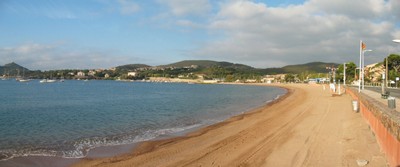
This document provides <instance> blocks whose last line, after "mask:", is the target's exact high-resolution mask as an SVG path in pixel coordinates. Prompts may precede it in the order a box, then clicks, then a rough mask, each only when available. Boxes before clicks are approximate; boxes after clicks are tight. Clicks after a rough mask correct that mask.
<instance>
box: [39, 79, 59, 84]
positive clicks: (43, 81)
mask: <svg viewBox="0 0 400 167" xmlns="http://www.w3.org/2000/svg"><path fill="white" fill-rule="evenodd" d="M56 81H57V80H54V79H42V80H40V81H39V82H40V83H54V82H56Z"/></svg>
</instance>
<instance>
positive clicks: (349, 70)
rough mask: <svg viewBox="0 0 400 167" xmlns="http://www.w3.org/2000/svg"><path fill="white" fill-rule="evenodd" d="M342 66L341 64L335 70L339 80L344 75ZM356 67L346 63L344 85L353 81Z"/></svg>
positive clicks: (351, 63) (352, 63)
mask: <svg viewBox="0 0 400 167" xmlns="http://www.w3.org/2000/svg"><path fill="white" fill-rule="evenodd" d="M343 68H344V66H343V64H341V65H339V67H338V69H337V73H338V74H339V75H337V76H339V78H340V79H342V78H343V75H344V71H343V70H344V69H343ZM356 68H357V66H356V64H355V63H354V62H347V63H346V83H350V82H352V81H354V76H355V70H356Z"/></svg>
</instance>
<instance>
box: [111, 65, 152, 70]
mask: <svg viewBox="0 0 400 167" xmlns="http://www.w3.org/2000/svg"><path fill="white" fill-rule="evenodd" d="M147 67H151V66H149V65H146V64H127V65H122V66H118V67H115V68H116V69H117V70H119V71H133V70H135V69H138V68H147Z"/></svg>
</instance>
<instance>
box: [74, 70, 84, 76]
mask: <svg viewBox="0 0 400 167" xmlns="http://www.w3.org/2000/svg"><path fill="white" fill-rule="evenodd" d="M76 75H77V76H78V77H84V76H86V74H85V73H84V72H82V71H79V72H78V73H77V74H76Z"/></svg>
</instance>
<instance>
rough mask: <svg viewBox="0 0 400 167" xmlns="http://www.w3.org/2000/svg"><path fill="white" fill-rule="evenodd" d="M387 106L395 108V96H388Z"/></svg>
mask: <svg viewBox="0 0 400 167" xmlns="http://www.w3.org/2000/svg"><path fill="white" fill-rule="evenodd" d="M388 107H389V108H396V98H394V97H388Z"/></svg>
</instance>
